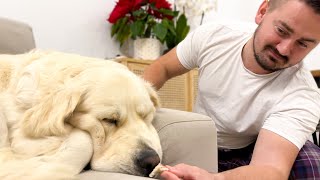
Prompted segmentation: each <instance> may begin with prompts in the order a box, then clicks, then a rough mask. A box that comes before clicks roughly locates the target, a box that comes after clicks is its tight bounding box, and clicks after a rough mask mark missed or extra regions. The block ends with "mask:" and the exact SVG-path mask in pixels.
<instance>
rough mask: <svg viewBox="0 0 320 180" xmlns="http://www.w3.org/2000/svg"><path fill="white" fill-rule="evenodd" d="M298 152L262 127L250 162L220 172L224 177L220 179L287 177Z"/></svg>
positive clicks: (273, 179) (282, 139)
mask: <svg viewBox="0 0 320 180" xmlns="http://www.w3.org/2000/svg"><path fill="white" fill-rule="evenodd" d="M298 153H299V149H298V148H297V147H296V146H295V145H294V144H293V143H291V142H290V141H288V140H287V139H285V138H283V137H281V136H279V135H278V134H275V133H273V132H271V131H269V130H265V129H262V130H260V133H259V136H258V139H257V142H256V145H255V148H254V152H253V156H252V160H251V162H250V164H249V165H248V166H243V167H239V168H236V169H234V170H230V171H225V172H223V173H221V174H220V175H221V176H222V177H224V178H221V179H272V180H278V179H279V180H280V179H281V180H282V179H284V180H285V179H288V177H289V173H290V170H291V168H292V165H293V163H294V161H295V159H296V157H297V155H298ZM220 175H219V176H220ZM217 179H219V178H217Z"/></svg>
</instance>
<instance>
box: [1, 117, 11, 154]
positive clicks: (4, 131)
mask: <svg viewBox="0 0 320 180" xmlns="http://www.w3.org/2000/svg"><path fill="white" fill-rule="evenodd" d="M0 132H1V135H0V149H1V148H4V147H9V145H10V143H9V131H8V126H7V121H6V119H5V117H4V114H3V113H2V112H0Z"/></svg>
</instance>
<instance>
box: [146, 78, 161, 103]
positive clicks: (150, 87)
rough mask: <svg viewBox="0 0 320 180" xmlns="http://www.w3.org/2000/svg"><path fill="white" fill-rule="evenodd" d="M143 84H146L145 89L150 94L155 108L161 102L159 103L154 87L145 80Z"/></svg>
mask: <svg viewBox="0 0 320 180" xmlns="http://www.w3.org/2000/svg"><path fill="white" fill-rule="evenodd" d="M145 86H146V88H147V91H148V93H149V95H150V99H151V101H152V103H153V105H154V106H155V107H156V108H158V107H160V106H161V103H160V99H159V96H158V94H157V92H156V91H155V90H154V88H153V87H152V86H151V84H150V83H149V82H145Z"/></svg>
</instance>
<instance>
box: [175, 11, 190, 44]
mask: <svg viewBox="0 0 320 180" xmlns="http://www.w3.org/2000/svg"><path fill="white" fill-rule="evenodd" d="M189 30H190V26H189V25H188V24H187V18H186V16H185V15H184V14H181V15H180V16H179V18H178V20H177V25H176V33H177V43H179V42H181V41H182V40H183V39H184V38H185V37H186V35H187V34H188V32H189Z"/></svg>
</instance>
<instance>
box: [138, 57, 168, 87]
mask: <svg viewBox="0 0 320 180" xmlns="http://www.w3.org/2000/svg"><path fill="white" fill-rule="evenodd" d="M155 63H159V62H155ZM161 68H162V66H161V65H160V66H159V65H158V66H156V65H154V64H151V65H150V66H148V67H147V68H146V69H145V71H144V73H143V78H144V79H145V80H147V81H148V82H150V83H151V84H152V85H153V87H154V88H156V89H157V90H159V89H160V88H161V87H162V86H163V84H164V83H165V82H166V81H167V80H168V77H167V74H166V71H165V70H163V69H161Z"/></svg>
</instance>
